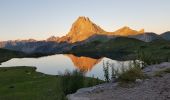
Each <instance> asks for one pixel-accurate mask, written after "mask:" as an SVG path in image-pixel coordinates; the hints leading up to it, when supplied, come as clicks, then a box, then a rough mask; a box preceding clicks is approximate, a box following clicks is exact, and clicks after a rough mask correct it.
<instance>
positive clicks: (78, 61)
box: [66, 54, 101, 72]
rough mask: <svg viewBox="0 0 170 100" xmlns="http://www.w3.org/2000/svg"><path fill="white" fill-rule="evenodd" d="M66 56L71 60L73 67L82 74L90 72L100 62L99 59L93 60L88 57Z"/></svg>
mask: <svg viewBox="0 0 170 100" xmlns="http://www.w3.org/2000/svg"><path fill="white" fill-rule="evenodd" d="M66 56H68V57H69V58H70V59H71V61H72V62H73V64H74V66H76V67H77V68H78V69H79V70H81V71H83V72H88V71H90V70H91V69H92V68H93V66H95V65H96V64H98V63H99V62H100V61H101V59H94V58H89V57H77V56H74V55H71V54H70V55H66Z"/></svg>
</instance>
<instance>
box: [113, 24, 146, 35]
mask: <svg viewBox="0 0 170 100" xmlns="http://www.w3.org/2000/svg"><path fill="white" fill-rule="evenodd" d="M143 33H144V29H141V30H140V31H136V30H133V29H131V28H130V27H128V26H124V27H122V28H120V29H118V30H117V31H115V32H114V35H119V36H129V35H137V34H143Z"/></svg>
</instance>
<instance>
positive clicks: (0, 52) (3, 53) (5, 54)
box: [0, 49, 25, 63]
mask: <svg viewBox="0 0 170 100" xmlns="http://www.w3.org/2000/svg"><path fill="white" fill-rule="evenodd" d="M24 56H25V54H24V53H23V52H18V51H11V50H7V49H0V63H1V62H4V61H7V60H9V59H11V58H18V57H24Z"/></svg>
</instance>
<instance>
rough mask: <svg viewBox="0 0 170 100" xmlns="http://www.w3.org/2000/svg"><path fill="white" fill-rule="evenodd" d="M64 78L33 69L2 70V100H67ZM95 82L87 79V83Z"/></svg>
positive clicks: (14, 68) (0, 93)
mask: <svg viewBox="0 0 170 100" xmlns="http://www.w3.org/2000/svg"><path fill="white" fill-rule="evenodd" d="M63 78H65V77H63V76H52V75H45V74H42V73H39V72H36V71H35V68H33V67H11V68H10V67H8V68H0V100H65V99H66V98H65V95H66V94H64V91H63V88H62V85H65V86H66V85H68V84H67V83H62V82H61V80H62V79H63ZM94 80H95V79H93V78H86V82H92V81H94ZM72 81H74V80H72ZM61 83H62V85H61ZM92 85H94V84H91V86H92ZM87 86H90V85H89V84H86V85H84V86H82V87H87Z"/></svg>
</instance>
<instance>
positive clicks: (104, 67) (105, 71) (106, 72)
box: [103, 61, 110, 82]
mask: <svg viewBox="0 0 170 100" xmlns="http://www.w3.org/2000/svg"><path fill="white" fill-rule="evenodd" d="M109 66H110V65H109V62H108V61H107V62H106V64H105V63H104V62H103V71H104V77H105V81H106V82H109V81H110V78H109V76H110V74H109Z"/></svg>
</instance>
